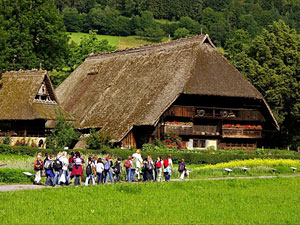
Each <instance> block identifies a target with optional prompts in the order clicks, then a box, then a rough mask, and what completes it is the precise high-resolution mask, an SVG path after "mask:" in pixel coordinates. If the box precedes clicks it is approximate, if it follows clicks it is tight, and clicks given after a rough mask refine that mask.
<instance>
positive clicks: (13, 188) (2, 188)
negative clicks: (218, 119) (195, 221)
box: [0, 174, 300, 192]
mask: <svg viewBox="0 0 300 225" xmlns="http://www.w3.org/2000/svg"><path fill="white" fill-rule="evenodd" d="M277 177H285V178H290V177H300V174H293V175H283V176H253V177H212V178H201V179H185V180H183V181H195V180H235V179H271V178H277ZM171 181H182V180H180V179H172V180H171ZM41 188H48V187H47V186H44V185H32V184H16V185H14V184H13V185H0V192H5V191H19V190H33V189H41Z"/></svg>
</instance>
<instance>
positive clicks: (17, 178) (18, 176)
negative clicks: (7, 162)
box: [0, 168, 34, 184]
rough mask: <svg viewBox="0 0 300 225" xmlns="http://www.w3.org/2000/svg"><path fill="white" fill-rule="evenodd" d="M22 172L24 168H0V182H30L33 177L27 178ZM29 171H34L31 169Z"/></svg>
mask: <svg viewBox="0 0 300 225" xmlns="http://www.w3.org/2000/svg"><path fill="white" fill-rule="evenodd" d="M22 172H24V170H21V169H8V168H3V169H0V183H6V184H11V183H32V182H33V179H34V177H30V178H28V177H27V176H26V175H24V174H23V173H22ZM30 172H31V173H34V171H33V170H32V171H30Z"/></svg>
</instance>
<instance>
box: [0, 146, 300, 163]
mask: <svg viewBox="0 0 300 225" xmlns="http://www.w3.org/2000/svg"><path fill="white" fill-rule="evenodd" d="M37 151H39V152H42V153H44V152H48V153H50V154H56V153H57V152H59V151H60V149H55V150H53V149H37V148H32V147H28V146H17V147H15V146H9V145H0V154H18V155H29V156H35V155H36V152H37ZM66 151H67V152H69V153H70V152H72V151H76V150H75V149H68V150H66ZM78 151H80V152H81V153H82V154H90V153H93V154H102V155H113V156H115V157H117V156H118V157H121V158H122V159H125V158H127V157H128V156H129V155H132V154H133V153H134V152H135V149H119V148H116V149H111V148H108V147H106V148H103V149H100V150H92V149H80V150H78ZM217 152H219V151H195V152H189V150H185V151H179V150H170V149H164V151H162V150H161V149H160V150H159V151H158V150H157V148H156V147H155V150H153V151H142V157H143V158H144V157H146V156H147V155H151V156H152V158H153V159H156V158H157V157H158V156H162V157H163V158H165V157H166V156H167V155H168V154H170V153H171V155H172V159H173V161H174V163H178V162H180V160H181V159H182V158H184V159H185V162H186V163H188V164H217V163H220V162H229V161H232V160H246V159H254V158H259V159H300V155H299V154H285V151H283V153H282V154H274V155H268V154H266V155H255V154H254V153H252V154H248V153H245V154H240V153H238V152H237V153H234V152H233V151H229V152H226V151H220V152H221V153H220V154H216V153H217Z"/></svg>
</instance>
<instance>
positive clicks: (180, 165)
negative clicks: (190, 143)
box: [178, 163, 185, 172]
mask: <svg viewBox="0 0 300 225" xmlns="http://www.w3.org/2000/svg"><path fill="white" fill-rule="evenodd" d="M184 170H185V164H184V163H180V164H179V167H178V171H179V172H183V171H184Z"/></svg>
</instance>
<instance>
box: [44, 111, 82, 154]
mask: <svg viewBox="0 0 300 225" xmlns="http://www.w3.org/2000/svg"><path fill="white" fill-rule="evenodd" d="M79 137H80V133H79V132H77V131H75V130H74V128H73V126H72V123H71V122H68V121H67V119H66V116H65V115H64V114H63V113H62V112H58V113H57V114H56V122H55V128H54V130H53V131H52V132H51V134H50V135H49V136H48V137H47V140H46V145H47V148H51V149H62V148H64V147H68V148H72V147H74V145H75V144H76V142H77V141H78V140H79Z"/></svg>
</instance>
